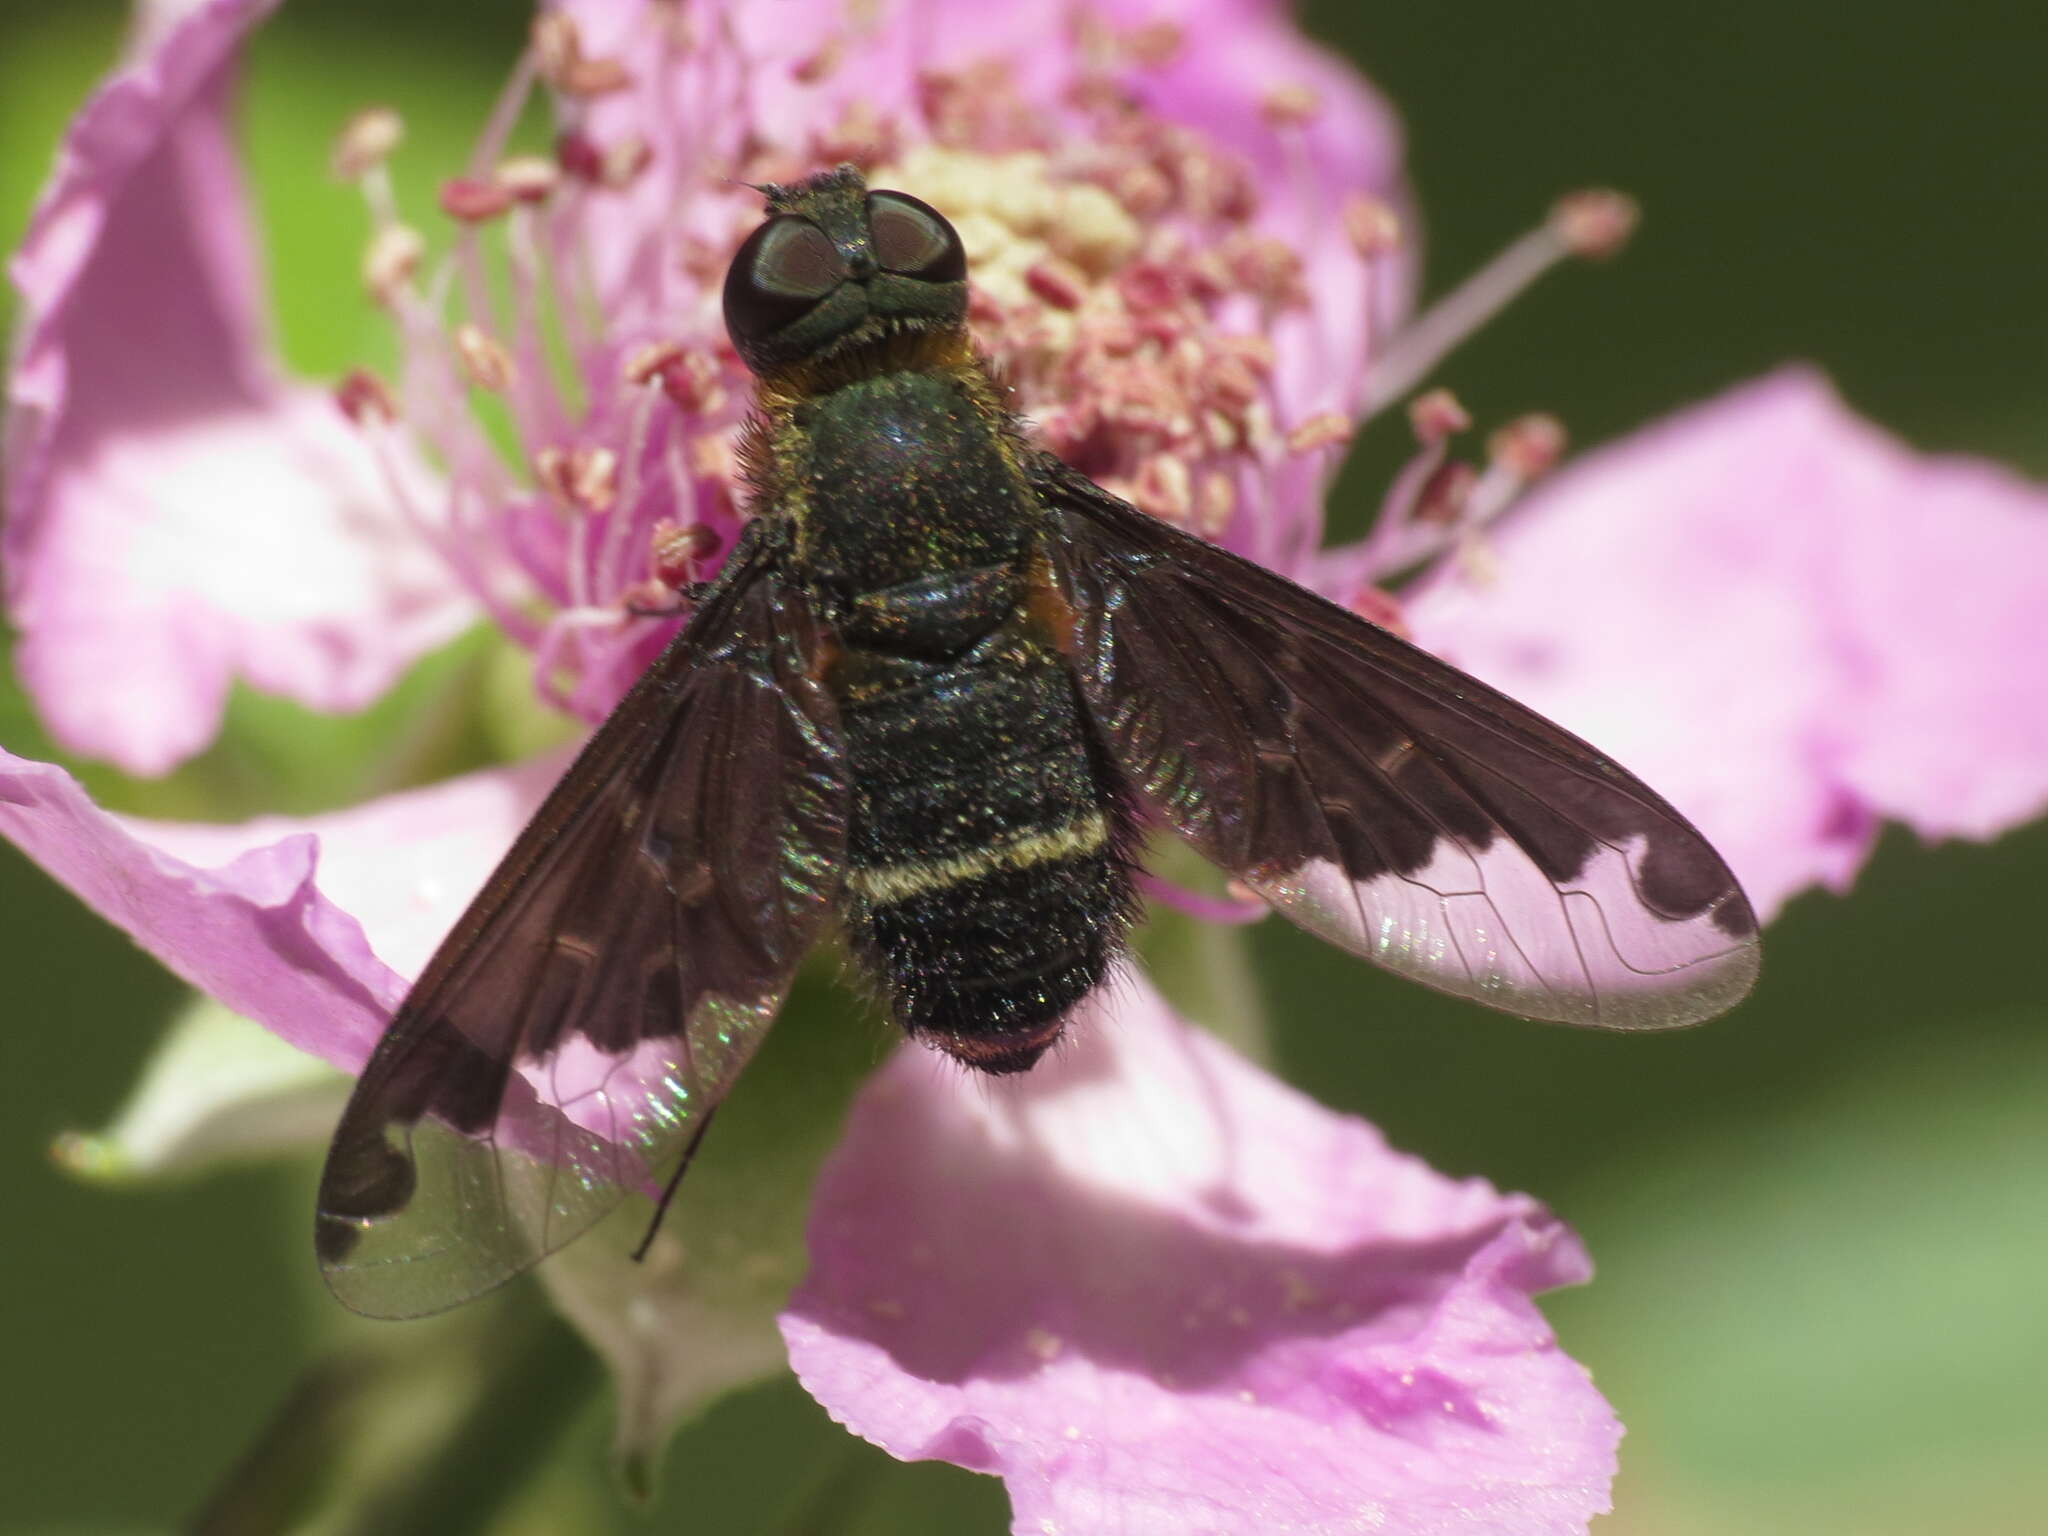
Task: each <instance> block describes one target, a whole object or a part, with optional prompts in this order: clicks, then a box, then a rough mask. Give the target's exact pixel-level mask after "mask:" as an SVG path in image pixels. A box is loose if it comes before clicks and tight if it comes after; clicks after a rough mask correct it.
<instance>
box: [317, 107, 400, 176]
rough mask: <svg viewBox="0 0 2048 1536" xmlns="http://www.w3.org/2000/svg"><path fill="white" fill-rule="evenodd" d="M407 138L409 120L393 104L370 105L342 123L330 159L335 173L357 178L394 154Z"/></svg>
mask: <svg viewBox="0 0 2048 1536" xmlns="http://www.w3.org/2000/svg"><path fill="white" fill-rule="evenodd" d="M404 139H405V120H404V119H403V118H401V117H400V116H399V115H398V114H397V113H396V112H394V111H392V110H391V108H389V107H366V108H364V109H363V110H362V111H360V112H358V113H356V115H355V116H353V117H351V118H350V119H349V120H348V121H347V122H346V123H344V124H342V127H341V132H340V133H338V134H336V135H335V138H334V151H333V154H332V156H331V157H330V159H329V162H328V163H329V165H330V166H331V167H332V169H333V171H334V174H335V176H336V177H337V178H338V179H340V180H342V181H355V180H357V179H358V178H360V177H361V176H363V175H364V173H366V172H368V171H371V170H374V169H375V168H376V167H378V166H380V165H382V164H383V163H384V162H385V160H386V159H388V158H389V157H390V154H391V152H392V151H393V150H394V149H396V148H398V146H399V145H400V144H401V143H402V142H404Z"/></svg>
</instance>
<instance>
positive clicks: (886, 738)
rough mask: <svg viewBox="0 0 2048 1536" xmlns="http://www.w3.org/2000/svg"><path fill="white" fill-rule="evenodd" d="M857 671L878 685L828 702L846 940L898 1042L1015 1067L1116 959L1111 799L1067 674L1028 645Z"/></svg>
mask: <svg viewBox="0 0 2048 1536" xmlns="http://www.w3.org/2000/svg"><path fill="white" fill-rule="evenodd" d="M870 665H871V666H875V667H876V668H877V670H879V671H882V672H886V674H887V677H888V685H887V686H885V687H873V688H863V689H860V690H856V691H855V692H854V693H853V694H852V695H851V696H849V697H847V698H846V699H845V700H844V702H843V706H842V707H843V715H842V718H843V720H844V723H845V729H846V735H847V745H848V748H849V752H850V756H851V759H852V767H853V778H854V786H855V787H854V814H853V819H852V825H851V827H850V828H849V842H848V850H847V855H848V869H847V884H846V889H847V901H846V918H847V927H848V931H849V936H850V937H851V939H852V942H853V945H854V949H855V952H856V953H857V954H858V955H859V956H860V958H861V960H862V961H863V962H864V964H865V965H866V966H867V967H868V969H869V970H870V971H871V972H872V973H873V976H874V978H875V980H876V981H877V982H878V984H879V985H880V987H881V989H882V991H883V993H884V995H885V997H886V998H887V1000H888V1002H889V1004H890V1006H891V1009H892V1011H893V1012H894V1013H895V1015H896V1017H897V1019H898V1020H899V1021H900V1022H901V1023H902V1024H903V1025H904V1027H905V1028H907V1029H908V1030H909V1031H910V1032H911V1033H912V1034H915V1035H919V1036H921V1037H924V1038H925V1039H926V1040H927V1042H928V1043H930V1044H932V1045H935V1046H938V1047H939V1048H941V1049H943V1050H945V1051H947V1052H948V1053H950V1054H952V1055H954V1056H957V1057H959V1058H960V1059H961V1060H963V1061H965V1062H967V1063H969V1064H970V1065H973V1066H976V1067H979V1068H981V1069H982V1070H984V1071H991V1072H1016V1071H1022V1070H1023V1069H1024V1068H1026V1067H1028V1066H1030V1065H1031V1064H1032V1063H1033V1062H1034V1061H1036V1060H1037V1059H1038V1057H1039V1056H1040V1055H1041V1054H1042V1053H1043V1052H1044V1051H1045V1049H1046V1047H1047V1046H1049V1045H1050V1044H1051V1043H1052V1042H1053V1041H1054V1040H1055V1039H1056V1038H1057V1037H1058V1035H1059V1032H1060V1026H1061V1021H1062V1020H1063V1019H1064V1017H1065V1015H1066V1014H1067V1013H1068V1012H1069V1011H1070V1010H1071V1009H1072V1008H1073V1006H1074V1005H1075V1004H1076V1003H1078V1002H1079V1001H1080V1000H1081V999H1082V998H1083V997H1085V996H1086V995H1087V994H1088V993H1089V992H1090V991H1091V990H1092V989H1093V988H1094V987H1095V986H1096V985H1097V984H1098V983H1099V982H1100V981H1101V980H1102V978H1103V975H1104V973H1105V972H1106V971H1107V970H1108V968H1109V967H1110V965H1111V964H1112V963H1113V962H1114V960H1115V958H1116V956H1117V954H1118V953H1119V951H1120V949H1121V947H1122V941H1123V935H1124V932H1125V930H1126V929H1127V928H1128V926H1129V924H1130V921H1131V916H1132V912H1133V910H1134V907H1135V897H1134V895H1133V892H1132V886H1131V871H1130V863H1129V855H1130V852H1131V842H1132V827H1131V820H1130V816H1129V813H1128V811H1127V809H1126V806H1125V801H1124V798H1123V796H1122V794H1121V791H1120V788H1119V786H1118V782H1117V780H1116V779H1115V777H1114V774H1113V771H1112V770H1111V769H1110V768H1109V766H1108V765H1107V762H1106V760H1105V759H1103V757H1102V756H1101V754H1100V753H1099V752H1098V751H1097V749H1096V748H1095V746H1094V743H1093V741H1092V738H1091V737H1090V736H1089V734H1088V733H1087V731H1086V728H1085V726H1084V724H1083V719H1084V717H1083V715H1082V713H1081V708H1082V706H1081V703H1080V700H1079V697H1078V695H1077V694H1076V692H1075V689H1074V684H1073V681H1072V679H1071V677H1070V676H1069V674H1068V672H1067V670H1066V668H1065V667H1064V666H1063V665H1061V664H1060V662H1059V660H1058V658H1057V657H1055V656H1053V655H1051V654H1050V653H1048V652H1046V651H1045V650H1043V649H1042V648H1040V647H1038V646H1037V645H1035V644H1034V643H1033V642H1031V641H1030V640H1028V639H1024V638H1021V637H1018V636H1016V635H1014V634H1012V633H1010V632H1008V631H1007V630H999V631H998V632H997V633H996V634H994V635H992V636H991V637H990V638H989V640H988V642H986V643H985V644H983V645H980V646H976V647H974V648H973V650H972V651H970V652H969V653H968V654H967V655H965V656H963V657H961V658H960V659H959V660H958V661H956V662H953V663H950V664H947V663H928V662H921V661H915V660H907V659H903V658H900V657H897V658H890V659H889V660H887V661H880V660H879V659H876V660H875V661H872V662H870ZM871 676H873V674H872V673H871ZM876 681H877V682H879V681H880V679H879V678H876Z"/></svg>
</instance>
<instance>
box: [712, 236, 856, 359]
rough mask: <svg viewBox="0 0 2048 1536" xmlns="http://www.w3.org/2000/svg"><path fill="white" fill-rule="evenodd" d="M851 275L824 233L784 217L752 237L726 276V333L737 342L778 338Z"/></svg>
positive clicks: (748, 239) (735, 258)
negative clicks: (731, 335)
mask: <svg viewBox="0 0 2048 1536" xmlns="http://www.w3.org/2000/svg"><path fill="white" fill-rule="evenodd" d="M848 276H850V274H849V273H848V271H847V268H846V263H845V261H844V260H843V259H841V257H840V255H839V251H838V249H837V248H836V247H834V245H833V244H832V242H831V240H830V239H828V238H827V237H826V234H825V231H823V230H822V229H820V228H818V226H817V225H815V224H813V223H812V222H811V221H810V220H809V219H800V218H797V217H795V216H794V215H791V214H781V215H778V216H777V217H775V218H772V219H770V220H769V221H768V222H767V223H766V224H763V225H762V226H761V227H760V228H759V229H757V230H755V231H754V232H753V233H752V234H751V235H749V236H747V238H746V243H745V244H743V245H742V246H741V247H740V249H739V254H738V255H737V256H735V257H733V259H732V266H731V267H729V268H728V269H727V270H726V274H725V328H726V329H727V330H729V331H731V332H732V334H733V336H734V337H735V338H736V339H741V340H746V341H759V340H762V339H763V338H765V337H768V336H772V335H774V334H775V333H776V332H777V331H779V330H781V329H782V328H783V327H784V326H786V325H788V324H789V323H790V322H791V321H793V320H796V319H798V318H800V317H801V316H803V315H804V314H806V313H808V312H809V310H810V309H811V307H812V306H813V305H815V304H816V303H817V302H818V301H819V300H820V299H822V298H824V297H825V296H826V295H827V294H829V293H830V292H831V291H832V290H833V289H834V288H837V287H838V286H839V285H840V284H841V283H843V282H845V281H846V279H847V277H848Z"/></svg>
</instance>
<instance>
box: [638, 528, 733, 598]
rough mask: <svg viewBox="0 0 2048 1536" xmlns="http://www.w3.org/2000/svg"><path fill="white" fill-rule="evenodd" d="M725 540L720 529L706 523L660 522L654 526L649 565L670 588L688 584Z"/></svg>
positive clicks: (655, 575) (649, 551)
mask: <svg viewBox="0 0 2048 1536" xmlns="http://www.w3.org/2000/svg"><path fill="white" fill-rule="evenodd" d="M724 542H725V541H724V540H723V539H722V538H720V537H719V535H718V530H717V529H715V528H711V527H709V526H707V525H705V524H703V523H690V524H687V525H684V526H678V525H677V524H675V523H671V522H667V521H663V522H659V523H656V524H655V525H654V536H653V539H652V541H651V544H650V547H649V550H648V565H649V567H650V568H651V569H652V571H653V573H654V579H655V580H656V581H658V582H660V583H661V584H662V585H663V586H665V587H668V588H670V589H676V588H681V587H685V586H688V585H689V584H690V583H691V582H693V581H695V580H696V579H697V573H698V571H700V570H701V569H702V568H703V564H704V562H705V561H706V560H708V559H710V558H711V557H712V556H713V555H715V554H717V553H718V551H719V548H720V546H721V545H723V544H724Z"/></svg>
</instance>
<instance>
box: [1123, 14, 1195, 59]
mask: <svg viewBox="0 0 2048 1536" xmlns="http://www.w3.org/2000/svg"><path fill="white" fill-rule="evenodd" d="M1186 41H1187V36H1186V34H1185V33H1183V32H1182V31H1181V29H1180V27H1179V26H1178V25H1177V24H1176V23H1174V22H1171V21H1148V22H1145V23H1143V24H1142V25H1140V26H1136V27H1133V28H1131V30H1130V31H1128V32H1126V33H1125V34H1124V36H1123V52H1124V57H1125V58H1127V59H1129V60H1130V61H1131V62H1132V63H1133V64H1135V65H1137V66H1138V67H1139V68H1141V69H1157V68H1159V66H1160V65H1162V64H1170V63H1172V62H1173V60H1174V59H1175V58H1176V57H1177V56H1178V55H1179V53H1180V51H1181V48H1182V46H1183V45H1184V44H1185V43H1186Z"/></svg>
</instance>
